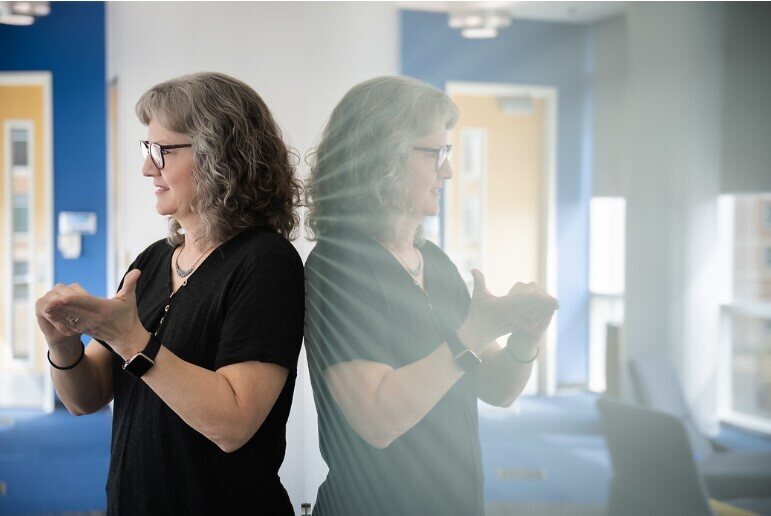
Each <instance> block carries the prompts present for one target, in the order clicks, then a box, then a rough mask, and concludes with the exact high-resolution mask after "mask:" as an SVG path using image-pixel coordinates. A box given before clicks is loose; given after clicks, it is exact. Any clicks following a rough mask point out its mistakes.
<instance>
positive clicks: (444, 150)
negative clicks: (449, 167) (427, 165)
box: [413, 145, 452, 171]
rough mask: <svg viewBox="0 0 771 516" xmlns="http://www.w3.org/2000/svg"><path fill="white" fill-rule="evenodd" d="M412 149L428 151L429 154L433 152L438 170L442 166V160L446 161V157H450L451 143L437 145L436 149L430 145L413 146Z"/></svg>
mask: <svg viewBox="0 0 771 516" xmlns="http://www.w3.org/2000/svg"><path fill="white" fill-rule="evenodd" d="M413 149H415V150H418V151H421V152H430V153H431V154H435V155H436V170H437V171H439V170H440V169H441V168H442V167H443V166H444V162H445V161H447V158H449V157H450V153H451V152H452V145H445V146H444V147H439V148H438V149H432V148H431V147H413Z"/></svg>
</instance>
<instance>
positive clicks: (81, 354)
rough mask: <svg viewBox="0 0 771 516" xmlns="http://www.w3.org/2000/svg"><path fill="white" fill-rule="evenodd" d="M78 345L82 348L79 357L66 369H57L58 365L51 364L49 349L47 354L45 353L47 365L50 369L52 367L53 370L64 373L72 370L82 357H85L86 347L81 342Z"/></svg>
mask: <svg viewBox="0 0 771 516" xmlns="http://www.w3.org/2000/svg"><path fill="white" fill-rule="evenodd" d="M80 344H81V346H83V347H82V349H81V350H80V356H79V357H78V359H77V360H76V361H75V363H74V364H72V365H70V366H67V367H59V366H58V365H56V364H54V363H53V362H51V350H50V349H49V350H48V353H46V356H47V357H48V363H49V364H51V367H53V368H54V369H58V370H59V371H66V370H67V369H72V368H73V367H75V366H76V365H78V364H79V363H80V362H81V360H83V357H84V356H86V345H85V344H83V343H82V342H81V343H80Z"/></svg>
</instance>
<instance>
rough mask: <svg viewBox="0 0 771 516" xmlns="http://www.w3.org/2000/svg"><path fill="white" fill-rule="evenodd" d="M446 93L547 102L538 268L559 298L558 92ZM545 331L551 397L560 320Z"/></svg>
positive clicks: (501, 88) (487, 86) (543, 366)
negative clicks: (528, 98) (514, 97)
mask: <svg viewBox="0 0 771 516" xmlns="http://www.w3.org/2000/svg"><path fill="white" fill-rule="evenodd" d="M445 92H446V93H447V94H448V95H450V96H453V95H473V96H478V97H500V96H523V95H529V96H531V97H533V98H535V99H539V100H543V101H544V110H545V112H544V126H543V139H542V141H543V147H542V149H541V153H542V156H543V160H542V163H543V170H542V173H541V181H542V182H541V203H540V204H541V214H540V216H539V217H538V219H539V226H540V227H539V233H540V234H541V235H544V236H545V238H542V239H541V249H539V255H540V256H541V261H540V263H539V267H540V269H541V271H542V273H541V277H539V278H538V282H539V283H540V284H541V285H543V286H544V289H545V290H546V291H547V292H549V293H550V294H551V295H553V296H555V297H557V89H556V88H554V87H550V86H540V85H528V84H508V83H494V82H469V81H448V82H447V83H446V84H445ZM558 317H559V311H557V312H556V313H555V314H554V318H553V320H552V323H551V324H550V325H549V329H548V330H547V331H546V338H545V349H541V350H540V353H539V357H538V362H537V364H538V384H537V393H538V394H541V395H547V396H552V395H554V394H555V393H556V391H557V374H556V372H557V353H556V352H557V327H558V322H557V318H558Z"/></svg>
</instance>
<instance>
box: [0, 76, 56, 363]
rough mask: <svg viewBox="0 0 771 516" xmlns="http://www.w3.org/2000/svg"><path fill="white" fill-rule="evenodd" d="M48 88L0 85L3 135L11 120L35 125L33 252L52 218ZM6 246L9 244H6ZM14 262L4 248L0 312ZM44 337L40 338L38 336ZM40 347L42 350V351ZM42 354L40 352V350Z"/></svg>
mask: <svg viewBox="0 0 771 516" xmlns="http://www.w3.org/2000/svg"><path fill="white" fill-rule="evenodd" d="M43 95H44V89H43V86H0V130H2V135H3V138H4V137H5V123H6V122H7V121H8V120H31V121H32V123H33V126H34V147H33V149H34V157H33V159H34V162H33V165H34V186H33V187H34V191H35V199H34V203H35V215H34V218H35V227H34V231H35V238H36V240H35V242H34V244H33V249H32V253H31V254H32V256H33V257H35V256H39V255H40V252H42V250H43V249H45V245H44V244H45V239H46V238H48V235H49V228H50V221H49V213H50V211H49V209H48V207H47V205H46V199H45V188H44V187H43V186H44V185H45V170H46V163H45V162H44V156H45V152H44V151H45V149H44V142H45V139H44V135H45V129H46V128H45V120H44V113H43V106H44V97H43ZM5 160H6V156H5V143H4V142H2V144H0V168H1V169H2V174H3V176H2V181H0V232H4V231H5V228H6V223H7V221H6V220H5V216H6V212H7V211H8V207H7V206H5V202H6V192H5V183H6V174H9V173H10V171H8V170H5ZM2 237H3V240H2V241H3V242H5V239H6V238H7V236H6V235H2ZM3 247H5V246H4V245H3ZM11 266H12V264H10V263H8V257H7V250H6V249H2V251H1V252H0V278H2V289H1V290H2V292H1V293H0V314H7V313H9V311H10V307H7V306H5V288H6V282H8V281H11ZM44 293H45V292H44V291H42V286H41V289H40V290H38V291H36V292H34V293H33V295H35V296H36V297H39V296H42V295H43V294H44ZM5 338H6V325H5V317H0V349H6V348H7V347H8V346H9V344H10V343H7V342H5ZM38 340H40V339H38ZM40 349H42V348H39V349H38V351H40ZM4 355H5V353H0V368H2V366H3V365H4V359H5V356H4ZM38 355H39V353H38ZM37 362H38V366H39V367H37V368H36V370H37V371H42V370H43V369H44V368H43V364H42V363H41V361H40V360H38V361H37Z"/></svg>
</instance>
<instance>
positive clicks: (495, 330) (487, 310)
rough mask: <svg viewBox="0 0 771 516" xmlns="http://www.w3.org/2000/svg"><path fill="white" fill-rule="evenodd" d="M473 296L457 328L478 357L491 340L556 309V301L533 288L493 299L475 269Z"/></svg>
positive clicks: (473, 273) (522, 289) (538, 288)
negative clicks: (462, 320) (466, 313)
mask: <svg viewBox="0 0 771 516" xmlns="http://www.w3.org/2000/svg"><path fill="white" fill-rule="evenodd" d="M471 274H472V276H473V277H474V293H473V295H472V297H471V304H470V306H469V313H468V316H466V320H465V321H464V322H463V324H462V325H461V327H460V328H459V329H458V337H459V338H460V340H461V341H462V342H463V343H464V344H465V345H466V346H467V347H468V348H470V349H471V350H473V351H474V352H475V353H477V354H480V353H481V352H483V351H484V349H485V348H486V347H487V346H488V345H489V344H490V343H491V342H492V341H493V340H495V339H497V338H498V337H500V336H501V335H505V334H507V333H511V332H512V331H514V330H517V329H518V328H521V327H526V326H529V325H531V323H532V321H535V320H541V319H544V318H548V319H551V315H552V314H553V313H554V311H555V310H556V309H557V307H558V306H559V305H558V303H557V300H556V299H555V298H553V297H552V296H550V295H549V294H547V293H546V292H545V291H544V290H543V289H541V288H540V287H537V286H535V285H528V288H517V287H518V286H519V284H518V285H515V287H514V288H512V289H511V291H509V293H508V294H507V295H505V296H501V297H498V296H495V295H493V294H492V293H491V292H490V291H489V290H487V287H486V286H485V277H484V275H483V274H482V272H481V271H479V270H476V269H474V270H472V271H471Z"/></svg>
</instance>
